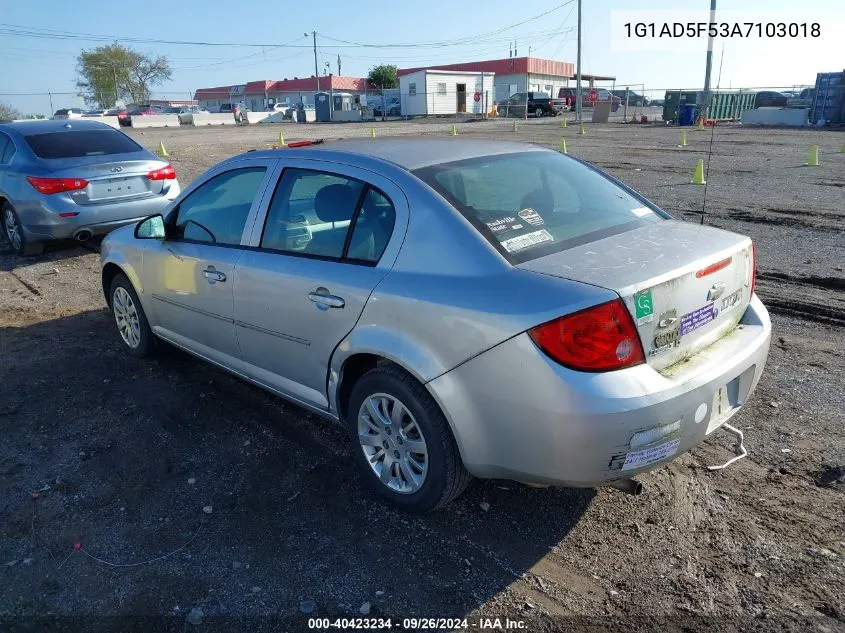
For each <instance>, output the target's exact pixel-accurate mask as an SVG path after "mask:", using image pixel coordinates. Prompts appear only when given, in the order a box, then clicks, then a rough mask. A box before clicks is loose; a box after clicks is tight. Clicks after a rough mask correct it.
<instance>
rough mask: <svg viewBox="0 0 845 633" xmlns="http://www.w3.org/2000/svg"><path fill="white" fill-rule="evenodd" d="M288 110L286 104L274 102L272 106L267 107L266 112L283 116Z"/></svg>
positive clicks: (288, 105)
mask: <svg viewBox="0 0 845 633" xmlns="http://www.w3.org/2000/svg"><path fill="white" fill-rule="evenodd" d="M289 108H290V104H289V103H287V102H276V103H274V104H273V105H270V106H267V112H281V113H282V114H284V113H285V112H287V111H288V109H289Z"/></svg>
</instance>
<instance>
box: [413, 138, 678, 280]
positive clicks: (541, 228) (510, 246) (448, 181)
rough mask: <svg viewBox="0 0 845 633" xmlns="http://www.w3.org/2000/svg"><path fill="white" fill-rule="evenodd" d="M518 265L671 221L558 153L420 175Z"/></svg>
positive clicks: (448, 166)
mask: <svg viewBox="0 0 845 633" xmlns="http://www.w3.org/2000/svg"><path fill="white" fill-rule="evenodd" d="M414 174H415V175H416V176H417V177H419V178H421V179H422V180H423V181H425V182H426V183H427V184H429V185H430V186H432V187H433V188H434V189H435V190H437V191H438V192H440V193H441V194H442V195H443V196H444V197H445V198H446V199H447V200H448V201H449V202H450V203H452V205H453V206H454V207H455V208H456V209H458V210H459V211H460V212H461V213H462V214H463V215H464V216H465V217H466V218H467V219H468V220H469V221H470V222H471V223H472V225H473V226H474V227H475V228H476V229H477V230H478V231H479V232H480V233H481V234H482V235H483V236H484V237H485V238H486V239H487V240H488V241H489V242H490V243H491V244H492V245H493V246H495V247H496V249H497V250H498V251H499V252H500V253H501V254H502V255H503V256H504V257H505V258H506V259H507V260H508V261H509V262H510V263H511V264H514V265H515V264H519V263H522V262H525V261H529V260H532V259H536V258H538V257H542V256H544V255H549V254H551V253H555V252H558V251H561V250H564V249H567V248H572V247H574V246H578V245H580V244H586V243H588V242H593V241H596V240H599V239H602V238H603V237H608V236H610V235H615V234H617V233H623V232H625V231H629V230H633V229H636V228H639V227H641V226H645V225H647V224H651V223H655V222H660V221H662V220H663V219H664V217H663V216H662V215H659V214H658V213H656V212H655V211H653V210H652V209H651V208H650V207H646V206H645V205H644V204H643V202H642V201H640V200H639V199H638V198H636V197H634V196H633V195H631V194H629V193H628V192H627V191H625V190H624V189H622V188H621V187H619V186H618V185H616V184H615V183H613V182H612V181H610V180H609V179H607V178H605V177H604V176H603V175H601V174H600V173H598V172H596V171H594V170H593V169H590V168H589V167H587V166H586V165H584V164H582V163H580V162H578V161H576V160H573V159H571V158H568V157H566V156H564V155H562V154H559V153H557V152H519V153H512V154H503V155H498V156H484V157H479V158H472V159H469V160H463V161H458V162H454V163H444V164H441V165H434V166H431V167H425V168H422V169H418V170H416V171H414Z"/></svg>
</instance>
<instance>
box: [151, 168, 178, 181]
mask: <svg viewBox="0 0 845 633" xmlns="http://www.w3.org/2000/svg"><path fill="white" fill-rule="evenodd" d="M147 178H149V179H150V180H173V179H175V178H176V170H175V169H174V168H173V165H166V166H164V167H162V168H161V169H156V170H155V171H151V172H150V173H148V174H147Z"/></svg>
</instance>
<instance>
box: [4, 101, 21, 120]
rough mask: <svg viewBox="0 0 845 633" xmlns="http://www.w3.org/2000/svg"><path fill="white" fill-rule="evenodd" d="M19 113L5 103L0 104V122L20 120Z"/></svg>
mask: <svg viewBox="0 0 845 633" xmlns="http://www.w3.org/2000/svg"><path fill="white" fill-rule="evenodd" d="M20 118H22V117H21V113H20V112H18V110H16V109H15V108H13V107H12V106H10V105H8V104H6V103H0V121H7V120H8V121H11V120H12V119H20Z"/></svg>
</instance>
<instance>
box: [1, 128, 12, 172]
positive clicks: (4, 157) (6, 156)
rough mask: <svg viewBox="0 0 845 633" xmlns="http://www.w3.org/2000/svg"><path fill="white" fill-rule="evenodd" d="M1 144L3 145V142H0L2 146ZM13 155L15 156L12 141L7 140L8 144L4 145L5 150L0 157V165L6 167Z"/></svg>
mask: <svg viewBox="0 0 845 633" xmlns="http://www.w3.org/2000/svg"><path fill="white" fill-rule="evenodd" d="M0 136H5V135H0ZM2 144H3V141H2V140H0V145H2ZM14 155H15V144H14V142H13V141H12V139H9V143H8V145H6V149H5V150H4V151H3V155H2V156H0V163H3V164H4V165H7V164H8V163H9V161H11V160H12V156H14Z"/></svg>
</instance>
